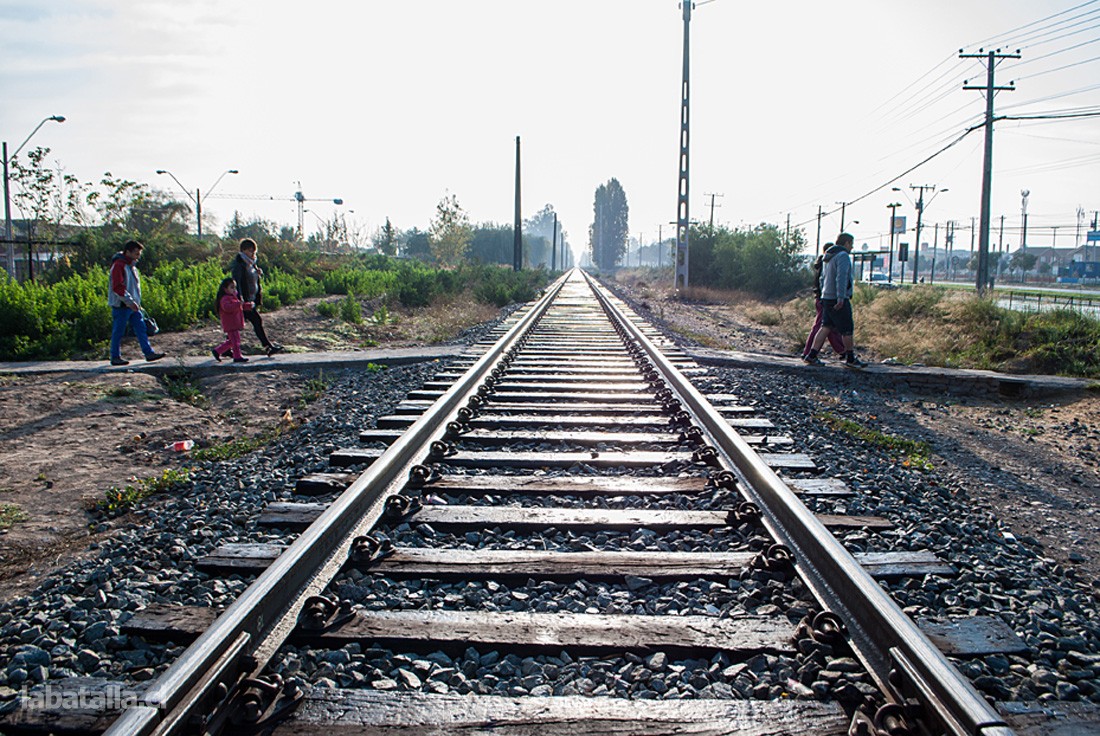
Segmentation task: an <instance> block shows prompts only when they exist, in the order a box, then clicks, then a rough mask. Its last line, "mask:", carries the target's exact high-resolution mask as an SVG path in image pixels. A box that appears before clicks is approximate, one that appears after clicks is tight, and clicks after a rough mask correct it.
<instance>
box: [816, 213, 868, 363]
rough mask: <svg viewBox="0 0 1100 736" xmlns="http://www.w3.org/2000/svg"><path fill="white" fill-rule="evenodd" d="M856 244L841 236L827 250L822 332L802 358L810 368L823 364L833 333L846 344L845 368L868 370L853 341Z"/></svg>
mask: <svg viewBox="0 0 1100 736" xmlns="http://www.w3.org/2000/svg"><path fill="white" fill-rule="evenodd" d="M854 245H855V238H853V237H852V236H851V235H849V234H848V233H841V234H840V236H839V237H838V238H837V239H836V245H834V246H833V247H832V248H829V249H828V250H826V251H825V257H824V259H823V262H824V263H823V267H822V269H821V329H820V330H819V331H818V333H817V335H816V336H815V337H814V342H813V346H812V347H811V349H810V352H809V353H807V354H806V355H805V356H803V358H802V360H804V361H805V362H807V363H809V364H810V365H821V358H819V357H817V354H818V351H819V350H821V346H822V345H824V344H825V340H826V338H828V336H829V335H830V334H831V333H832V332H838V333H840V339H841V341H842V342H843V343H844V365H845V366H846V367H848V368H866V367H867V363H865V362H864V361H862V360H860V359H859V358H857V357H856V352H855V342H854V338H853V333H854V332H855V322H854V321H853V319H852V289H853V283H852V256H851V252H852V246H854Z"/></svg>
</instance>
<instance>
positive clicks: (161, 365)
mask: <svg viewBox="0 0 1100 736" xmlns="http://www.w3.org/2000/svg"><path fill="white" fill-rule="evenodd" d="M467 350H469V348H468V347H467V346H465V345H436V346H430V347H422V348H392V349H389V350H382V349H379V350H341V351H331V352H324V353H279V354H277V355H273V356H271V357H267V356H264V355H259V356H255V355H254V356H249V357H250V358H251V359H250V360H249V362H247V363H234V362H233V361H232V359H228V360H223V361H222V362H221V363H218V362H215V360H214V358H213V357H210V356H207V357H201V356H194V355H189V356H184V357H182V358H174V357H172V356H168V357H166V358H164V359H163V360H158V361H156V362H155V363H146V362H145V361H144V360H141V359H138V360H133V361H131V362H130V365H126V366H113V365H111V363H110V361H106V360H93V361H76V360H71V361H70V360H56V361H36V362H26V363H0V375H16V376H19V375H46V374H56V373H129V372H134V373H148V374H150V375H154V376H164V375H168V374H171V373H176V372H179V371H181V370H182V371H187V372H188V373H191V374H193V375H197V376H208V375H216V374H228V373H237V372H256V371H269V370H291V371H302V370H310V369H313V368H317V369H322V368H332V369H337V368H358V367H363V366H365V365H366V364H368V363H375V364H377V365H407V364H410V363H423V362H426V361H431V360H438V359H440V358H454V357H457V356H459V355H462V354H464V353H466V351H467Z"/></svg>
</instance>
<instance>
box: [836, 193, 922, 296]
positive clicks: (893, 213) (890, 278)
mask: <svg viewBox="0 0 1100 736" xmlns="http://www.w3.org/2000/svg"><path fill="white" fill-rule="evenodd" d="M886 207H887V209H889V210H890V267H889V268H888V269H887V271H886V281H887V282H888V283H891V284H892V283H894V233H896V232H897V231H898V228H897V221H898V217H897V214H898V207H901V203H900V202H894V203H893V204H888V205H886ZM820 213H821V208H820V207H819V208H818V216H819V219H818V223H819V225H820V222H821V220H820ZM818 237H819V238H820V237H821V236H820V235H818ZM903 268H904V266H903Z"/></svg>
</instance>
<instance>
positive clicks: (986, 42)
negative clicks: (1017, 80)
mask: <svg viewBox="0 0 1100 736" xmlns="http://www.w3.org/2000/svg"><path fill="white" fill-rule="evenodd" d="M1097 2H1100V0H1089V1H1088V2H1084V3H1081V4H1080V5H1075V6H1074V7H1072V8H1067V9H1066V10H1063V11H1061V12H1058V13H1054V14H1053V15H1048V16H1047V17H1045V18H1040V19H1039V20H1033V21H1031V22H1030V23H1025V24H1024V25H1022V26H1018V27H1016V28H1013V29H1012V30H1009V31H1005V32H1004V33H1003V34H1000V35H997V36H991V37H989V38H987V39H985V40H984V41H978V42H977V43H971V44H967V45H968V46H970V47H974V46H988V45H989V44H990V42H992V41H995V40H997V39H999V38H1003V37H1004V36H1005V35H1008V34H1011V33H1018V32H1019V31H1022V30H1024V29H1025V28H1030V27H1031V26H1034V25H1038V24H1039V23H1046V22H1047V21H1048V20H1052V19H1054V18H1057V17H1058V16H1060V15H1065V14H1066V13H1072V12H1074V11H1075V10H1080V9H1081V8H1087V7H1088V6H1089V5H1095V4H1096V3H1097ZM1069 20H1072V18H1071V19H1069ZM1063 22H1064V21H1063ZM1039 30H1042V29H1039ZM1026 35H1027V34H1024V36H1025V37H1026ZM1012 40H1014V39H1013V38H1008V39H1006V40H1005V41H1004V42H1003V43H1004V44H1006V45H1007V44H1008V43H1009V42H1010V41H1012Z"/></svg>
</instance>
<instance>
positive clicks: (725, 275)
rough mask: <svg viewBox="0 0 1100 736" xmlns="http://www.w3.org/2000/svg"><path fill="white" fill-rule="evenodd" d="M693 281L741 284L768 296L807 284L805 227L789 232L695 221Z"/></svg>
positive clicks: (727, 286)
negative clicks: (803, 260) (801, 255)
mask: <svg viewBox="0 0 1100 736" xmlns="http://www.w3.org/2000/svg"><path fill="white" fill-rule="evenodd" d="M690 240H691V259H690V262H689V263H690V269H691V273H690V274H689V281H690V282H691V283H692V284H694V285H696V286H711V287H715V288H719V289H740V290H743V291H748V292H750V293H753V294H756V295H759V296H762V297H765V298H771V297H779V296H785V295H787V294H789V293H791V292H793V291H795V290H797V289H798V288H799V287H801V286H802V285H803V283H804V279H805V268H804V267H803V263H802V261H801V259H800V258H799V255H798V254H799V252H800V251H801V250H802V248H803V246H804V245H805V237H804V235H803V233H802V231H801V230H795V231H794V232H792V233H791V234H790V235H789V236H786V235H784V234H783V233H782V232H781V231H780V230H779V228H778V227H777V226H775V225H769V224H762V225H758V226H756V227H755V228H752V229H748V230H742V229H737V230H729V229H727V228H725V227H723V226H718V227H711V226H710V225H697V226H694V227H692V229H691V238H690Z"/></svg>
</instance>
